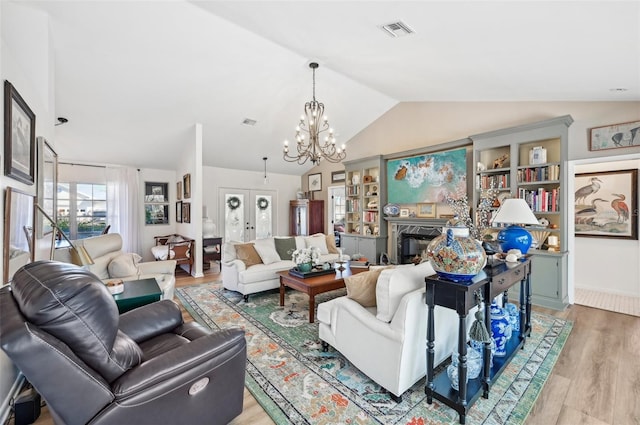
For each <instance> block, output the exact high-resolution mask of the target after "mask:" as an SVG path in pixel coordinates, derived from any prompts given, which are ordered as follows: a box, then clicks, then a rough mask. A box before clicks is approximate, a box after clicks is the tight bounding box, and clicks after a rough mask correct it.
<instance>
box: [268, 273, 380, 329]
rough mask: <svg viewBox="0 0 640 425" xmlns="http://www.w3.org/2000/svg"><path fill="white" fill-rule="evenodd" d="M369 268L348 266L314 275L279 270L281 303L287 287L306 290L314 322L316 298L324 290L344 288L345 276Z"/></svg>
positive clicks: (281, 303) (311, 317)
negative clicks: (305, 275) (302, 275)
mask: <svg viewBox="0 0 640 425" xmlns="http://www.w3.org/2000/svg"><path fill="white" fill-rule="evenodd" d="M368 270H369V269H364V268H362V269H361V268H358V269H350V268H346V269H344V270H343V271H342V272H339V271H337V270H336V272H335V273H331V274H324V275H320V276H314V277H307V278H302V277H297V276H293V275H290V274H289V271H288V270H285V271H281V272H278V273H277V274H278V275H279V276H280V305H281V306H284V291H285V287H287V286H288V287H289V288H292V289H295V290H296V291H300V292H304V293H305V294H307V295H309V323H313V321H314V314H315V307H316V300H315V297H316V295H318V294H322V293H323V292H329V291H333V290H334V289H340V288H344V278H345V277H347V276H351V275H354V274H358V273H362V272H366V271H368Z"/></svg>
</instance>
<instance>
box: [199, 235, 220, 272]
mask: <svg viewBox="0 0 640 425" xmlns="http://www.w3.org/2000/svg"><path fill="white" fill-rule="evenodd" d="M221 246H222V237H219V236H216V237H213V238H202V268H203V269H205V270H206V269H208V268H209V263H210V262H211V261H220V260H221V259H222V254H221V252H220V251H221Z"/></svg>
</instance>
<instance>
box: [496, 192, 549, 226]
mask: <svg viewBox="0 0 640 425" xmlns="http://www.w3.org/2000/svg"><path fill="white" fill-rule="evenodd" d="M491 223H492V224H494V223H495V224H538V219H537V218H536V216H535V215H534V214H533V212H532V211H531V208H529V204H527V201H525V200H524V199H520V198H509V199H505V200H504V201H503V202H502V205H501V206H500V209H499V210H498V212H497V213H496V214H495V216H493V218H492V219H491Z"/></svg>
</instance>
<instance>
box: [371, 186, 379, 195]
mask: <svg viewBox="0 0 640 425" xmlns="http://www.w3.org/2000/svg"><path fill="white" fill-rule="evenodd" d="M377 194H378V186H371V195H372V196H376V195H377Z"/></svg>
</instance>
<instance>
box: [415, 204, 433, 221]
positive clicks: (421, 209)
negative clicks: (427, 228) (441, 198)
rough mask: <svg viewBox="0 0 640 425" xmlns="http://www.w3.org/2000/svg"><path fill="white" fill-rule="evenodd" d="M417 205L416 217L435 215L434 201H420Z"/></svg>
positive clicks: (431, 216)
mask: <svg viewBox="0 0 640 425" xmlns="http://www.w3.org/2000/svg"><path fill="white" fill-rule="evenodd" d="M416 206H417V209H418V210H417V213H416V216H417V217H424V218H435V217H436V203H435V202H420V203H418V204H416Z"/></svg>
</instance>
